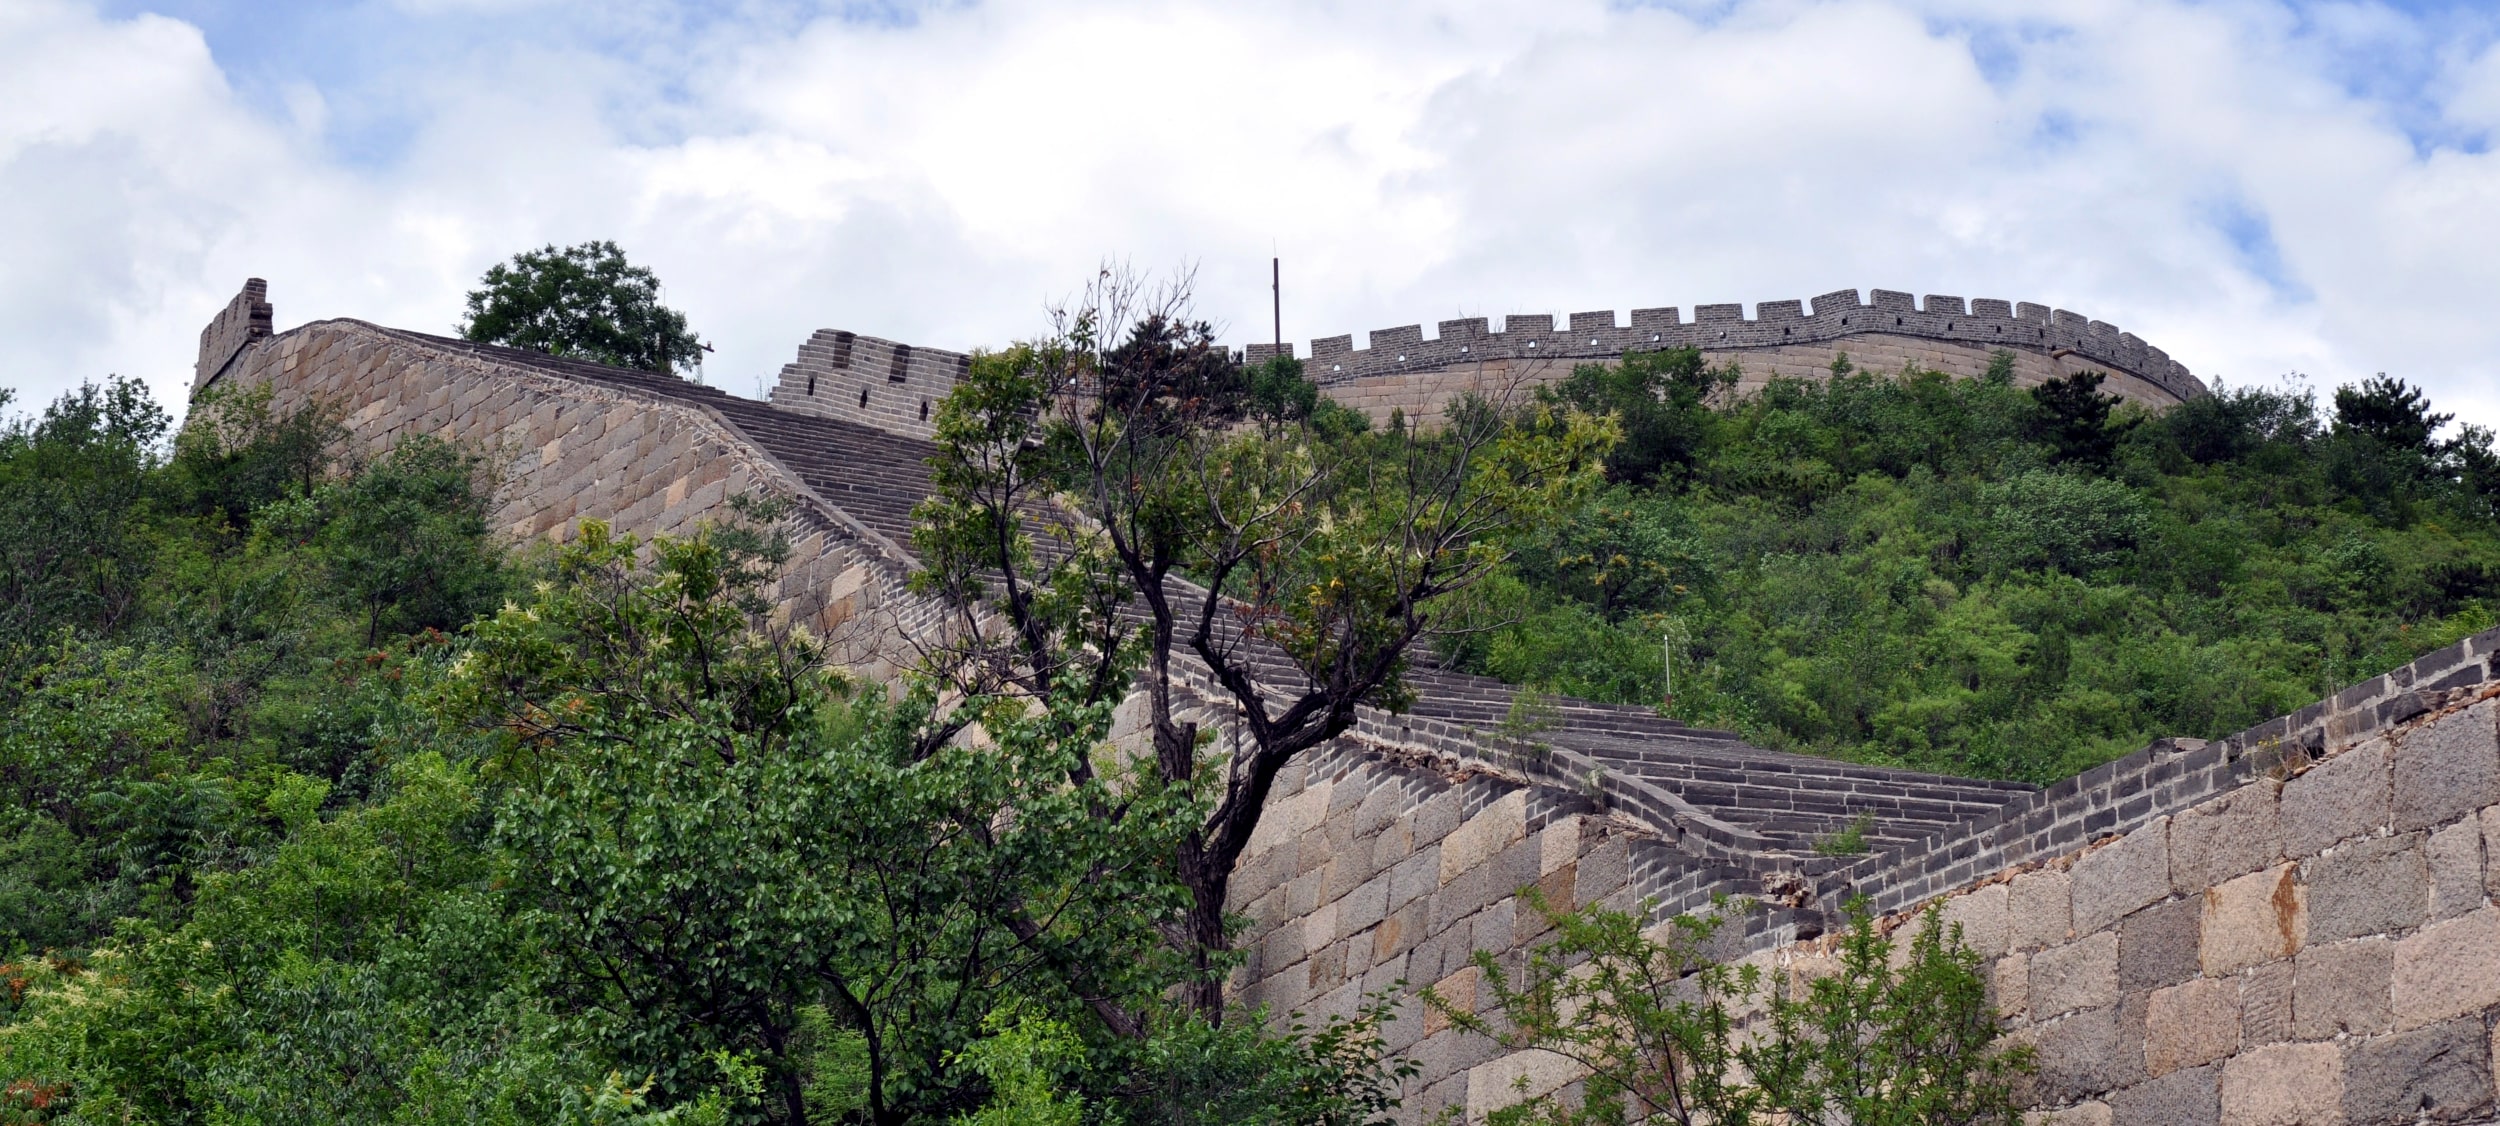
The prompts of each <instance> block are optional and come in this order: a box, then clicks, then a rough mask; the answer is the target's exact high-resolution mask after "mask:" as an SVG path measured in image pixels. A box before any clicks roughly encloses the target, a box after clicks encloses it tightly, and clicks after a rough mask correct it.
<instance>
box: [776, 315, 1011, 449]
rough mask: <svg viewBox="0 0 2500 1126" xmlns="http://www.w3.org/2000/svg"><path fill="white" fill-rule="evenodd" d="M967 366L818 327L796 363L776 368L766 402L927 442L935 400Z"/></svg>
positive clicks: (957, 357)
mask: <svg viewBox="0 0 2500 1126" xmlns="http://www.w3.org/2000/svg"><path fill="white" fill-rule="evenodd" d="M971 363H972V357H970V356H968V355H965V354H964V353H962V352H949V351H946V350H945V349H942V348H919V347H914V346H912V345H909V344H897V343H895V342H894V341H891V340H881V339H878V338H877V337H874V336H861V335H859V334H858V333H855V332H843V331H841V330H838V329H830V328H826V329H818V330H816V333H815V335H813V336H810V337H808V338H807V343H805V344H802V345H799V354H798V358H797V359H794V360H792V361H790V362H789V363H787V364H783V365H782V367H781V379H780V382H778V383H775V384H774V385H773V390H772V403H773V405H774V406H777V407H781V408H783V409H785V410H795V411H802V412H805V413H808V414H819V415H823V416H825V417H827V418H838V419H842V420H844V421H846V422H857V423H862V424H864V425H868V426H874V427H876V428H878V429H880V430H884V431H887V432H889V433H894V434H908V435H910V436H912V437H914V438H926V437H929V436H931V435H932V434H934V433H936V429H937V428H936V426H935V425H934V423H933V422H932V421H931V418H932V416H933V415H934V414H935V413H936V412H937V403H938V400H940V399H943V398H945V397H946V393H947V392H948V391H951V390H953V389H954V387H955V383H956V381H957V380H960V379H962V378H963V375H964V372H965V371H966V370H967V369H968V368H969V366H970V365H971Z"/></svg>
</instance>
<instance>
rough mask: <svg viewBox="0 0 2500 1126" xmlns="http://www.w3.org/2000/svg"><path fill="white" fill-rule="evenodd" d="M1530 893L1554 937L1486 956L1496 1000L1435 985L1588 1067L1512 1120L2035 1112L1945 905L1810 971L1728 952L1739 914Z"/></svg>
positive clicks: (1732, 1121)
mask: <svg viewBox="0 0 2500 1126" xmlns="http://www.w3.org/2000/svg"><path fill="white" fill-rule="evenodd" d="M1523 895H1524V896H1525V897H1526V898H1527V900H1528V901H1529V903H1530V905H1531V906H1532V907H1533V908H1534V909H1535V910H1537V911H1538V912H1540V913H1541V914H1543V915H1544V917H1545V919H1546V921H1547V923H1548V924H1549V925H1551V926H1552V927H1553V928H1554V937H1553V938H1552V939H1550V940H1547V941H1546V942H1543V943H1541V944H1539V945H1538V946H1537V947H1535V948H1533V949H1532V950H1530V951H1529V953H1528V958H1527V962H1526V964H1525V965H1524V966H1522V967H1520V968H1519V969H1518V970H1516V971H1513V970H1511V969H1509V968H1507V967H1505V966H1504V965H1503V964H1502V961H1501V959H1499V958H1498V957H1496V956H1495V955H1493V954H1492V953H1491V952H1489V951H1478V952H1477V953H1476V955H1475V971H1476V974H1475V977H1476V982H1477V988H1479V989H1480V990H1482V991H1484V992H1486V993H1488V994H1489V995H1490V1004H1489V1005H1486V1006H1485V1010H1486V1011H1485V1012H1479V1011H1478V1009H1477V1006H1475V1005H1472V1004H1469V1003H1467V1002H1466V1001H1465V1000H1464V999H1453V998H1450V997H1447V996H1443V995H1441V994H1439V993H1437V992H1435V991H1433V990H1429V989H1428V990H1426V991H1425V994H1424V996H1425V1001H1426V1003H1427V1004H1429V1005H1431V1006H1432V1007H1433V1008H1434V1009H1436V1010H1438V1011H1439V1012H1440V1013H1441V1014H1442V1015H1443V1016H1445V1017H1447V1018H1448V1019H1449V1020H1450V1021H1451V1023H1452V1024H1454V1025H1456V1026H1458V1027H1459V1028H1462V1029H1465V1030H1467V1031H1469V1032H1473V1033H1476V1034H1477V1035H1480V1036H1486V1037H1489V1038H1491V1039H1493V1040H1494V1041H1495V1042H1497V1043H1499V1044H1500V1045H1501V1046H1502V1047H1503V1048H1504V1049H1505V1050H1507V1051H1514V1052H1516V1051H1527V1050H1538V1049H1541V1050H1544V1051H1550V1052H1555V1053H1558V1054H1560V1055H1562V1056H1564V1057H1566V1058H1568V1059H1570V1060H1571V1061H1573V1062H1574V1063H1577V1064H1579V1065H1580V1066H1581V1067H1583V1068H1585V1069H1587V1075H1586V1077H1585V1078H1584V1079H1582V1080H1581V1081H1580V1082H1579V1083H1577V1084H1574V1085H1573V1087H1572V1088H1571V1089H1568V1090H1566V1091H1564V1092H1557V1093H1553V1094H1545V1095H1539V1096H1536V1097H1533V1098H1529V1099H1525V1100H1523V1101H1521V1102H1519V1103H1516V1104H1514V1105H1512V1106H1509V1107H1506V1108H1504V1109H1502V1110H1498V1111H1495V1112H1494V1113H1493V1114H1492V1115H1491V1117H1490V1119H1489V1121H1491V1122H1492V1123H1494V1124H1496V1126H1531V1124H1534V1126H1601V1124H1602V1126H1617V1124H1622V1123H1630V1122H1674V1123H1708V1124H1710V1126H1748V1124H1751V1123H1764V1124H1768V1123H1774V1122H1779V1123H1801V1124H1827V1126H1839V1124H1842V1123H1847V1124H1850V1126H1938V1124H1972V1126H1976V1124H1981V1123H1998V1124H2003V1126H2012V1124H2014V1123H2017V1122H2020V1121H2022V1111H2021V1109H2020V1107H2019V1105H2018V1104H2017V1102H2016V1101H2015V1090H2014V1080H2015V1079H2016V1078H2017V1077H2019V1076H2020V1075H2022V1074H2023V1073H2024V1072H2026V1071H2028V1070H2029V1068H2030V1056H2029V1052H2028V1050H2027V1049H2019V1048H2018V1049H2011V1050H2008V1049H2005V1048H2002V1047H2000V1046H1999V1045H1997V1044H1996V1039H1997V1035H1998V1033H1997V1021H1996V1011H1995V1006H1994V1003H1993V1002H1991V1001H1990V1000H1989V998H1988V991H1987V982H1986V979H1985V978H1984V977H1983V976H1982V973H1981V971H1982V969H1983V962H1982V960H1981V959H1980V957H1979V956H1978V955H1977V954H1975V953H1973V952H1972V951H1971V950H1970V949H1969V948H1967V947H1965V946H1963V945H1962V944H1961V935H1960V928H1959V927H1956V928H1954V929H1953V930H1952V931H1951V932H1947V931H1945V930H1944V929H1943V927H1942V924H1941V922H1940V921H1939V918H1938V916H1937V915H1936V914H1935V913H1934V912H1932V911H1931V912H1929V913H1928V914H1927V915H1926V916H1925V917H1924V920H1923V922H1921V923H1920V924H1919V927H1918V930H1917V932H1916V933H1915V934H1914V935H1913V936H1911V937H1910V939H1909V942H1908V945H1907V948H1906V949H1899V948H1897V943H1898V940H1897V939H1896V938H1895V937H1893V936H1892V935H1889V934H1886V933H1884V932H1883V931H1882V930H1879V929H1878V928H1877V927H1876V925H1875V923H1874V921H1873V920H1872V919H1870V918H1868V917H1867V916H1866V915H1865V914H1864V913H1862V912H1859V913H1857V914H1856V915H1855V917H1854V919H1853V920H1852V923H1851V926H1850V927H1849V929H1848V931H1847V932H1846V933H1845V934H1844V935H1843V936H1842V937H1841V939H1840V943H1839V949H1838V951H1837V952H1836V954H1835V955H1834V956H1833V963H1834V964H1833V965H1831V966H1829V967H1828V968H1827V970H1826V971H1824V972H1816V973H1812V974H1804V973H1800V974H1796V975H1793V976H1792V975H1790V974H1787V973H1774V974H1765V973H1764V972H1763V971H1762V969H1761V967H1759V966H1755V965H1744V966H1741V967H1730V966H1728V965H1725V964H1722V963H1718V962H1715V961H1713V960H1712V959H1711V958H1710V957H1709V956H1708V954H1707V950H1708V949H1709V947H1710V944H1711V937H1712V935H1713V934H1714V933H1715V932H1716V930H1717V928H1718V927H1719V926H1720V925H1721V924H1722V923H1723V922H1724V921H1725V915H1724V913H1723V911H1722V912H1714V913H1711V914H1708V915H1698V916H1696V915H1685V916H1678V917H1677V918H1675V919H1673V920H1671V921H1670V922H1669V923H1668V924H1666V925H1665V926H1663V927H1660V928H1657V929H1656V930H1654V931H1649V930H1644V929H1643V926H1642V915H1645V914H1646V913H1647V912H1646V911H1644V912H1642V914H1633V913H1628V912H1623V911H1616V910H1611V909H1608V908H1605V907H1603V906H1599V905H1595V904H1592V905H1590V906H1589V907H1586V908H1583V909H1581V910H1578V911H1565V910H1558V909H1556V908H1554V907H1552V906H1550V905H1548V904H1547V903H1546V902H1545V901H1544V900H1543V898H1542V897H1540V896H1538V895H1537V894H1536V893H1535V890H1534V889H1532V888H1531V889H1526V890H1525V891H1524V892H1523ZM1514 975H1515V976H1514ZM1514 980H1516V982H1517V984H1515V985H1514V984H1513V982H1514Z"/></svg>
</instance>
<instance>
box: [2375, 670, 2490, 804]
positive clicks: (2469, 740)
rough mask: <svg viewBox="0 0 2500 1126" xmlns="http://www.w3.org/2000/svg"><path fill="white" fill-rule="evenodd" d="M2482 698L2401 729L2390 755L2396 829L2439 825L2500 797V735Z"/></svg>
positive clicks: (2488, 706) (2488, 705)
mask: <svg viewBox="0 0 2500 1126" xmlns="http://www.w3.org/2000/svg"><path fill="white" fill-rule="evenodd" d="M2495 712H2500V703H2495V702H2494V701H2490V700H2486V701H2484V702H2482V703H2480V704H2476V705H2474V706H2473V707H2470V708H2467V709H2465V710H2464V711H2460V712H2454V713H2451V714H2449V715H2445V716H2441V717H2440V718H2438V719H2436V720H2432V721H2431V722H2429V723H2427V724H2424V725H2422V726H2420V727H2417V728H2414V729H2413V730H2411V731H2408V732H2405V733H2404V734H2403V735H2402V736H2401V737H2399V738H2398V739H2397V740H2396V748H2395V752H2394V754H2393V755H2392V756H2391V759H2390V765H2391V767H2392V770H2391V775H2392V778H2393V781H2394V794H2395V826H2396V831H2397V832H2400V833H2401V832H2406V831H2408V830H2413V829H2427V828H2429V827H2431V826H2433V825H2443V824H2446V823H2448V822H2450V821H2454V820H2456V819H2457V818H2460V817H2463V816H2465V815H2466V814H2469V813H2473V812H2475V811H2477V810H2480V809H2482V808H2483V807H2484V806H2487V805H2491V804H2493V803H2495V802H2500V740H2496V739H2495V737H2494V727H2493V717H2494V714H2495Z"/></svg>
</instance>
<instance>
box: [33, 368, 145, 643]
mask: <svg viewBox="0 0 2500 1126" xmlns="http://www.w3.org/2000/svg"><path fill="white" fill-rule="evenodd" d="M7 401H8V399H7V398H5V397H0V405H5V404H6V403H7ZM165 427H166V418H165V412H164V410H163V409H162V408H160V407H158V406H157V405H156V403H155V401H154V400H152V399H150V398H149V397H148V393H147V387H146V385H145V384H142V383H140V382H139V381H138V380H135V379H124V378H121V377H118V376H116V377H114V378H112V379H110V380H108V381H107V382H105V383H103V384H95V383H88V384H82V385H81V386H80V387H79V388H78V389H77V390H75V391H71V392H68V393H66V394H64V395H62V396H61V397H60V398H59V399H58V400H55V401H54V402H53V403H52V404H51V405H50V406H47V407H45V408H44V412H43V414H42V416H41V417H39V418H34V419H23V418H21V419H17V420H14V421H12V422H10V423H9V424H8V425H7V426H6V428H5V429H0V647H6V648H8V649H13V650H17V651H19V652H23V651H24V650H25V649H26V648H27V647H29V646H35V645H40V644H42V643H43V642H44V641H47V640H49V639H50V636H51V635H52V634H53V633H54V632H55V631H57V630H61V629H65V628H66V629H74V630H84V631H103V632H109V631H111V630H114V629H116V628H119V627H121V626H123V625H125V624H127V623H129V622H130V621H131V620H132V618H133V616H134V615H135V614H136V613H137V612H138V609H139V605H140V595H141V587H142V585H143V576H144V575H145V573H146V570H147V561H148V558H149V556H150V554H151V551H150V546H151V545H150V542H149V539H148V536H147V535H146V528H147V525H148V515H149V513H148V501H149V500H150V499H151V497H150V495H149V494H150V493H151V491H152V487H153V485H154V473H155V471H156V468H157V465H158V462H159V459H160V451H159V449H158V443H159V441H160V440H161V439H162V438H163V437H164V435H165Z"/></svg>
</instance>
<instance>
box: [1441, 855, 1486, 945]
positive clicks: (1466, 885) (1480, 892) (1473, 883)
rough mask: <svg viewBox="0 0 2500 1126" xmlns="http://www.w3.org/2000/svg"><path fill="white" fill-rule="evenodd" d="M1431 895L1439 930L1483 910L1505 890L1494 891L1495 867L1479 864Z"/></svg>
mask: <svg viewBox="0 0 2500 1126" xmlns="http://www.w3.org/2000/svg"><path fill="white" fill-rule="evenodd" d="M1431 898H1432V925H1433V927H1434V928H1436V929H1437V928H1440V927H1445V926H1448V925H1450V924H1451V923H1453V922H1456V921H1457V920H1459V919H1462V918H1465V917H1467V916H1469V915H1473V914H1475V913H1476V912H1478V911H1481V910H1483V909H1484V906H1485V905H1486V904H1488V903H1491V902H1493V901H1494V900H1495V899H1498V898H1501V893H1499V892H1497V891H1495V890H1494V887H1493V872H1492V870H1491V869H1490V868H1488V867H1485V866H1483V865H1478V866H1476V867H1474V868H1470V869H1468V870H1466V871H1464V872H1461V873H1459V874H1458V878H1456V879H1454V880H1451V881H1450V882H1448V883H1446V884H1443V885H1441V889H1440V890H1439V891H1436V892H1434V893H1432V897H1431Z"/></svg>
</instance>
